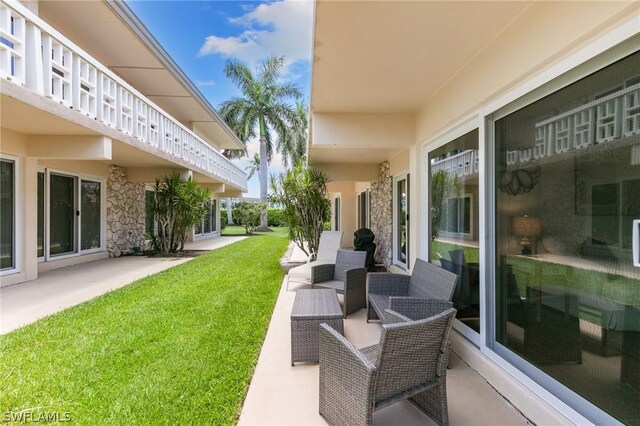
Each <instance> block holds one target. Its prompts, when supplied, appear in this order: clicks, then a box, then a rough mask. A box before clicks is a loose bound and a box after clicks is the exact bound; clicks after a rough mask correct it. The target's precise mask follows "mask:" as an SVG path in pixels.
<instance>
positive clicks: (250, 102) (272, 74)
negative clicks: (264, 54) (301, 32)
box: [220, 56, 302, 227]
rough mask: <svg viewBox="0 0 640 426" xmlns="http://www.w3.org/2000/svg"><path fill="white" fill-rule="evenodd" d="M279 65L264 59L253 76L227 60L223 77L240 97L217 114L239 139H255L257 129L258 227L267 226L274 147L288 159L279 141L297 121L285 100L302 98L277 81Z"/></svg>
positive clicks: (279, 60)
mask: <svg viewBox="0 0 640 426" xmlns="http://www.w3.org/2000/svg"><path fill="white" fill-rule="evenodd" d="M283 66H284V57H282V56H280V57H271V58H268V59H267V60H265V61H264V62H263V63H262V66H261V67H260V68H259V69H258V70H257V71H256V73H255V74H254V73H253V72H252V71H251V70H250V69H249V67H248V66H247V65H245V64H244V63H242V62H239V61H235V60H229V61H227V64H226V66H225V74H226V76H227V78H229V79H230V80H231V81H233V82H234V83H235V84H236V85H237V86H238V88H239V89H240V90H241V92H242V96H241V97H235V98H232V99H229V100H227V101H225V102H223V103H222V106H221V107H220V113H221V114H222V116H223V117H224V119H225V120H226V121H227V123H229V125H230V126H231V128H233V129H234V130H235V131H236V133H237V134H238V136H239V137H240V138H241V139H242V138H246V139H248V138H249V137H251V136H255V132H256V129H257V130H258V136H259V139H260V167H259V172H258V176H259V179H260V201H261V202H262V203H263V205H264V206H265V207H264V210H263V211H262V214H261V217H260V226H261V227H267V210H266V202H267V180H268V164H269V162H270V161H271V158H272V156H273V152H274V148H275V149H276V150H277V151H278V152H280V153H282V154H283V157H288V156H289V152H288V151H286V149H287V148H286V145H285V144H283V141H287V140H289V139H288V138H290V136H288V133H289V131H290V130H289V129H290V127H291V125H292V123H294V122H295V121H296V120H297V118H296V110H295V109H294V108H293V107H291V106H290V105H289V104H288V101H289V100H298V99H300V98H302V93H301V92H300V90H299V89H298V88H297V87H296V86H295V85H293V84H292V83H281V82H280V75H281V72H282V68H283ZM274 142H275V144H276V146H275V147H274Z"/></svg>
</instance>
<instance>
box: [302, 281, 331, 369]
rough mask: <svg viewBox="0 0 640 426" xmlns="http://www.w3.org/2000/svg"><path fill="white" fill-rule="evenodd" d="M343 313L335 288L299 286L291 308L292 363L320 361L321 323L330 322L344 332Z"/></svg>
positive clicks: (329, 323)
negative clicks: (304, 287)
mask: <svg viewBox="0 0 640 426" xmlns="http://www.w3.org/2000/svg"><path fill="white" fill-rule="evenodd" d="M343 317H344V315H343V313H342V308H341V307H340V302H338V296H337V295H336V291H335V290H332V289H313V290H309V289H304V290H298V291H297V292H296V298H295V300H294V302H293V309H292V310H291V365H293V364H294V363H295V362H302V361H306V362H316V363H317V362H318V334H319V330H320V324H321V323H326V324H328V325H330V326H331V327H333V328H334V329H335V330H337V331H338V332H339V333H340V334H344V325H343V322H342V319H343Z"/></svg>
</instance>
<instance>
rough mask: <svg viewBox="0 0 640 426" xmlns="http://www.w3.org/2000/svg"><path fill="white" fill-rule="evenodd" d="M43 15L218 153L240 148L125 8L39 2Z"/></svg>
mask: <svg viewBox="0 0 640 426" xmlns="http://www.w3.org/2000/svg"><path fill="white" fill-rule="evenodd" d="M38 8H39V15H40V17H41V18H42V19H44V20H45V21H47V22H48V23H49V24H51V26H53V27H54V28H55V29H57V30H58V31H60V32H61V33H63V34H64V35H65V36H66V37H68V38H70V39H71V40H72V41H73V42H74V43H76V44H77V45H78V46H80V47H81V48H82V49H84V50H85V51H86V52H88V53H89V54H91V55H92V56H94V57H95V58H96V59H97V60H99V61H100V62H101V63H102V64H104V65H105V66H107V67H108V68H109V69H111V70H112V71H113V72H115V73H116V74H118V75H119V76H120V77H122V78H123V79H124V80H125V81H127V82H128V83H129V84H131V85H132V86H133V87H135V88H136V89H137V90H138V91H139V92H140V93H142V94H143V95H145V96H146V97H147V98H149V99H150V100H151V101H153V102H154V103H156V104H157V105H158V106H160V108H162V109H163V110H165V111H166V112H167V113H169V114H171V115H172V116H173V117H175V118H176V119H178V120H179V121H181V122H182V123H184V124H185V125H189V124H191V123H192V125H193V128H194V130H195V131H197V132H198V133H200V135H201V136H203V137H206V138H208V139H209V140H210V141H211V142H212V143H213V144H214V145H216V146H217V147H218V148H220V149H224V148H227V149H238V148H241V147H242V145H241V142H240V141H239V140H238V138H237V137H236V136H235V134H234V133H233V132H232V131H231V129H229V127H228V126H227V125H226V123H224V121H223V120H222V118H221V117H220V116H218V114H217V113H216V112H215V110H214V109H213V107H212V106H211V105H210V104H209V102H208V101H207V100H206V98H205V97H204V96H203V95H202V94H201V93H200V91H199V90H198V89H197V88H196V87H195V85H194V84H193V83H192V82H191V81H190V80H189V78H188V77H187V76H186V75H185V74H184V73H183V72H182V70H180V68H179V67H178V65H177V64H176V63H175V62H174V61H173V60H172V59H171V58H170V57H169V55H168V54H167V53H166V51H165V50H164V49H163V48H162V46H160V44H159V43H158V42H157V41H156V40H155V39H154V38H153V36H152V35H151V34H150V33H149V32H148V30H147V29H146V28H145V27H144V25H143V24H142V23H141V22H140V21H139V20H138V18H137V17H136V16H135V15H134V14H133V12H132V11H131V10H130V9H129V7H128V6H127V5H126V4H124V2H120V1H117V2H107V1H102V0H94V1H59V0H40V2H39V4H38Z"/></svg>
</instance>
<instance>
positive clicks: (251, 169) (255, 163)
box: [244, 152, 260, 179]
mask: <svg viewBox="0 0 640 426" xmlns="http://www.w3.org/2000/svg"><path fill="white" fill-rule="evenodd" d="M244 170H245V171H246V172H247V179H251V178H252V177H253V175H255V174H256V172H258V171H259V170H260V155H258V153H257V152H256V153H255V154H253V159H251V160H249V165H248V166H247V167H245V168H244Z"/></svg>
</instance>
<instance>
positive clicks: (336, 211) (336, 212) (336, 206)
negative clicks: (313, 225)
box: [333, 197, 340, 231]
mask: <svg viewBox="0 0 640 426" xmlns="http://www.w3.org/2000/svg"><path fill="white" fill-rule="evenodd" d="M333 230H334V231H339V230H340V197H336V198H334V200H333Z"/></svg>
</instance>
